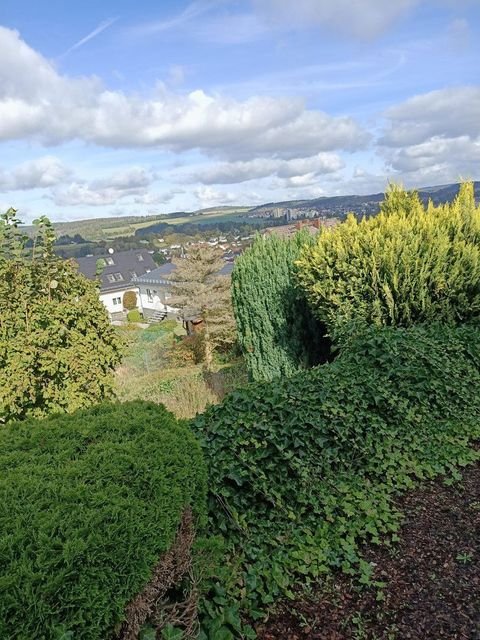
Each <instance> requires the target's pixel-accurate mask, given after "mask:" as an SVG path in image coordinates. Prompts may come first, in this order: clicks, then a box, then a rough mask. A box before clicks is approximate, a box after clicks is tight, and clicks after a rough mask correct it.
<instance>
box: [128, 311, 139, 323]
mask: <svg viewBox="0 0 480 640" xmlns="http://www.w3.org/2000/svg"><path fill="white" fill-rule="evenodd" d="M127 320H128V322H141V321H142V314H141V313H140V311H139V310H138V309H132V310H131V311H129V312H128V313H127Z"/></svg>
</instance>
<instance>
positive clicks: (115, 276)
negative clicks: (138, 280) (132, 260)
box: [113, 272, 123, 282]
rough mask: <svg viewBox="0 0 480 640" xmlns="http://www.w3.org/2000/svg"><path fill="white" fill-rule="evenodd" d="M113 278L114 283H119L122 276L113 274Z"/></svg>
mask: <svg viewBox="0 0 480 640" xmlns="http://www.w3.org/2000/svg"><path fill="white" fill-rule="evenodd" d="M113 276H114V278H115V282H120V281H121V280H123V276H122V274H121V273H120V272H118V273H114V274H113Z"/></svg>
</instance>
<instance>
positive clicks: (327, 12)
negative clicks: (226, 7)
mask: <svg viewBox="0 0 480 640" xmlns="http://www.w3.org/2000/svg"><path fill="white" fill-rule="evenodd" d="M424 1H425V0H394V1H390V2H389V1H388V0H361V1H360V0H336V1H335V2H332V0H295V2H292V0H253V5H254V7H255V8H256V10H257V11H258V12H259V13H260V15H261V16H263V18H264V19H266V20H268V21H269V22H273V23H274V24H287V25H288V26H309V27H311V26H318V25H321V26H325V27H327V28H334V29H335V30H337V31H341V32H344V33H348V34H350V35H353V36H356V37H359V38H373V37H375V36H378V35H380V34H381V33H383V32H384V31H385V30H386V29H388V27H390V26H391V25H392V24H393V23H394V22H395V21H396V20H398V19H399V18H401V17H403V16H404V15H406V14H407V13H408V11H409V10H411V9H412V8H413V7H415V5H418V4H421V3H422V2H424Z"/></svg>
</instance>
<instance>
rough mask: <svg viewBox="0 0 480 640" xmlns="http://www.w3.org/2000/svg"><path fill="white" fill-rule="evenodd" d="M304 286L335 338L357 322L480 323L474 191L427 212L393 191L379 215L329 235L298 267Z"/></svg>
mask: <svg viewBox="0 0 480 640" xmlns="http://www.w3.org/2000/svg"><path fill="white" fill-rule="evenodd" d="M297 268H298V280H299V283H300V285H301V287H302V289H303V291H304V293H305V295H306V297H307V299H308V302H309V304H310V306H311V308H312V310H313V312H314V313H315V315H316V316H317V318H318V319H319V320H320V321H322V322H324V323H325V324H326V325H327V327H328V330H329V333H330V334H331V335H337V336H338V337H340V336H341V335H343V334H345V333H348V332H349V330H350V329H349V328H350V327H351V326H352V323H360V324H363V325H365V324H367V325H370V324H374V325H376V326H388V325H392V326H403V327H408V326H411V325H413V324H416V323H420V322H431V321H436V322H448V323H454V324H458V323H462V322H468V321H478V319H479V316H480V207H478V206H477V205H476V204H475V198H474V192H473V184H472V183H465V184H463V185H462V186H461V188H460V192H459V194H458V196H457V197H456V199H455V200H454V201H453V202H452V203H447V204H443V205H440V206H437V207H436V206H434V205H433V204H432V203H431V202H430V203H429V204H428V206H427V207H425V206H424V205H423V204H422V202H421V201H420V199H419V197H418V195H417V194H416V193H415V192H410V193H409V192H406V191H405V190H403V189H402V188H400V187H398V186H395V185H393V186H392V187H391V188H390V190H389V192H388V193H387V195H386V198H385V201H384V203H383V204H382V206H381V212H380V213H379V215H378V216H375V217H373V218H369V219H363V220H362V221H360V222H358V221H357V220H356V218H355V217H354V216H353V215H350V216H349V217H348V219H347V220H346V222H345V223H343V224H341V225H339V226H338V227H336V228H334V229H325V230H322V232H321V233H320V234H319V236H318V237H317V241H316V242H315V243H314V244H313V245H312V246H308V247H305V248H304V250H303V252H302V255H301V257H300V259H299V260H298V261H297Z"/></svg>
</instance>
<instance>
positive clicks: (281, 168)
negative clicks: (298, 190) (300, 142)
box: [193, 153, 344, 184]
mask: <svg viewBox="0 0 480 640" xmlns="http://www.w3.org/2000/svg"><path fill="white" fill-rule="evenodd" d="M343 166H344V165H343V162H342V160H341V158H340V157H339V156H338V155H336V154H334V153H318V154H317V155H315V156H311V157H308V158H294V159H291V160H283V159H279V158H256V159H255V160H248V161H237V162H225V163H222V164H216V165H213V166H210V167H207V168H205V169H201V170H200V171H198V172H196V173H195V174H194V175H193V178H194V179H195V180H198V181H200V182H202V183H203V184H234V183H238V182H246V181H247V180H254V179H258V178H265V177H267V176H272V175H275V176H277V177H279V178H288V179H291V180H293V182H295V178H300V177H301V176H304V175H305V174H309V175H310V174H311V175H313V176H315V175H319V174H324V173H331V172H334V171H338V170H339V169H341V168H342V167H343Z"/></svg>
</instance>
